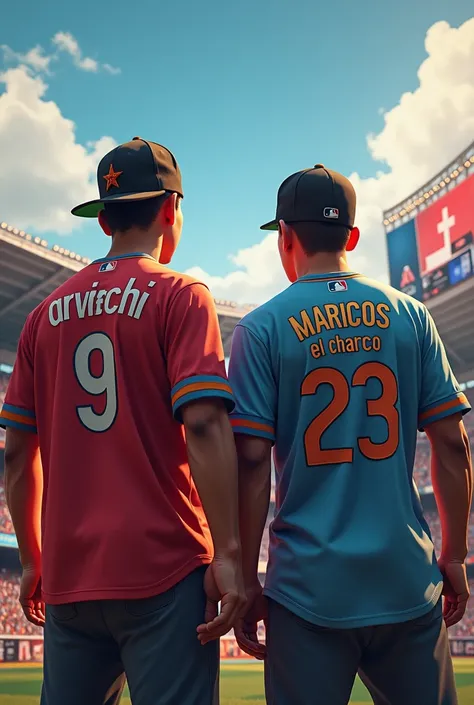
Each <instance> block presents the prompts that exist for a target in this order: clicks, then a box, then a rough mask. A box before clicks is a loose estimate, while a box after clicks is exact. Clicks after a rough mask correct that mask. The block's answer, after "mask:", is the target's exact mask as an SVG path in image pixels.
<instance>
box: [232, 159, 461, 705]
mask: <svg viewBox="0 0 474 705" xmlns="http://www.w3.org/2000/svg"><path fill="white" fill-rule="evenodd" d="M355 205H356V198H355V193H354V190H353V188H352V185H351V184H350V182H349V181H348V180H347V179H345V178H344V177H343V176H341V175H340V174H337V173H335V172H333V171H330V170H329V169H326V168H325V167H324V166H323V165H321V164H318V165H316V166H315V167H314V168H312V169H307V170H304V171H302V172H299V173H297V174H294V175H292V176H290V177H289V178H288V179H286V181H284V182H283V184H282V185H281V187H280V190H279V192H278V205H277V215H276V219H275V220H274V221H272V222H271V223H268V224H267V225H265V226H263V229H267V230H278V247H279V252H280V257H281V260H282V264H283V267H284V269H285V272H286V274H287V276H288V279H289V280H290V281H291V282H292V284H291V286H290V287H289V288H288V289H286V290H285V291H283V292H282V293H281V294H279V295H278V296H276V297H275V298H274V299H272V300H271V301H269V302H268V303H266V304H264V305H263V306H261V307H260V308H258V309H256V310H255V311H252V312H251V313H250V314H248V315H247V316H246V317H245V318H244V319H243V320H242V321H241V322H240V323H239V325H238V326H237V328H236V329H235V333H234V338H233V343H232V353H231V360H230V381H231V385H232V388H233V392H234V395H235V399H236V409H235V412H234V413H233V416H232V422H233V427H234V432H235V433H236V439H237V443H238V452H239V457H240V468H239V473H240V490H239V494H240V511H241V516H242V521H241V537H242V551H243V560H244V577H245V581H246V587H247V595H248V597H249V602H248V605H249V607H248V611H247V614H246V616H245V617H244V619H243V620H242V621H241V623H240V624H239V625H238V627H237V629H236V633H237V637H238V641H239V644H240V646H241V647H242V648H243V649H244V650H246V651H247V652H248V653H249V654H251V655H253V656H256V657H257V658H264V657H266V669H265V670H266V689H267V700H268V703H269V705H314V704H319V703H321V705H346V703H347V702H348V701H349V699H350V694H351V689H352V686H353V683H354V679H355V676H356V674H357V672H359V674H360V675H361V677H362V679H363V680H364V682H365V683H366V685H367V687H368V688H369V690H370V692H371V694H372V696H373V699H374V701H375V702H376V703H377V704H378V705H453V704H454V703H456V702H457V701H456V692H455V685H454V676H453V669H452V664H451V658H450V654H449V644H448V638H447V630H446V626H448V627H449V626H451V625H453V624H455V623H456V622H458V621H459V620H460V619H461V618H462V616H463V614H464V611H465V609H466V604H467V600H468V597H469V590H468V584H467V579H466V569H465V565H464V561H465V559H466V555H467V530H468V521H469V511H470V504H471V490H472V467H471V458H470V451H469V441H468V438H467V435H466V431H465V429H464V425H463V422H462V415H463V414H464V413H466V412H467V411H469V409H470V406H469V404H468V401H467V399H466V397H465V396H464V394H462V392H461V391H460V389H459V386H458V384H457V382H456V380H455V378H454V376H453V373H452V372H451V369H450V367H449V363H448V360H447V358H446V353H445V350H444V348H443V344H442V342H441V340H440V338H439V335H438V333H437V330H436V327H435V325H434V323H433V320H432V318H431V316H430V314H429V313H428V311H427V309H426V308H425V306H424V305H423V304H421V303H419V302H418V301H415V300H414V299H412V298H410V297H408V296H406V295H404V294H402V293H400V292H398V291H396V290H394V289H392V288H391V287H389V286H385V285H383V284H380V283H378V282H375V281H371V280H369V279H367V278H366V277H364V276H362V275H360V274H357V273H355V272H352V271H350V270H349V267H348V265H347V262H346V251H349V250H352V249H353V248H354V247H355V246H356V245H357V241H358V238H359V231H358V230H357V228H354V217H355ZM418 429H420V430H424V431H425V432H426V433H427V435H428V437H429V439H430V442H431V446H432V458H433V459H432V475H433V486H434V490H435V495H436V500H437V503H438V507H439V512H440V517H441V523H442V532H443V544H442V552H441V555H440V557H439V561H438V562H437V561H436V558H435V556H434V551H433V544H432V541H431V537H430V532H429V528H428V526H427V523H426V521H425V519H424V518H423V512H422V507H421V503H420V498H419V495H418V493H417V490H416V488H415V486H414V482H413V464H414V458H415V446H416V439H417V430H418ZM272 446H274V459H275V467H276V476H277V477H276V481H277V488H276V515H275V519H274V521H273V523H272V525H271V530H270V534H271V535H270V560H269V565H268V572H267V578H266V585H265V588H264V591H263V593H264V595H265V597H266V598H267V599H264V598H263V597H262V590H261V587H260V584H259V582H258V576H257V566H258V555H259V546H260V541H261V537H262V532H263V528H264V524H265V518H266V515H267V512H268V504H269V488H270V459H271V450H272ZM442 593H444V596H445V601H444V611H443V609H442V601H441V595H442ZM443 616H444V620H443ZM263 617H265V618H266V623H267V639H266V642H267V643H266V648H265V646H263V645H262V644H259V643H258V640H257V622H258V621H259V620H260V619H262V618H263Z"/></svg>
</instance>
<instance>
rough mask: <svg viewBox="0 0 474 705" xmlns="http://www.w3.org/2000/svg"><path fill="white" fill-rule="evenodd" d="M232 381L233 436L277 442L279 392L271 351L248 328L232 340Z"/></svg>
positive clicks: (239, 329) (236, 332)
mask: <svg viewBox="0 0 474 705" xmlns="http://www.w3.org/2000/svg"><path fill="white" fill-rule="evenodd" d="M229 381H230V384H231V386H232V390H233V393H234V398H235V410H234V412H233V413H232V414H231V417H230V420H231V424H232V428H233V429H234V433H245V434H248V435H250V436H260V437H261V438H268V439H269V440H270V441H272V442H274V441H275V424H276V408H277V393H276V383H275V378H274V376H273V371H272V366H271V361H270V357H269V354H268V349H267V347H266V346H265V344H264V343H263V342H262V341H261V340H260V338H259V337H257V336H256V335H255V333H253V332H252V331H251V330H250V329H249V328H247V327H246V326H245V325H237V326H236V328H235V330H234V335H233V338H232V350H231V355H230V363H229Z"/></svg>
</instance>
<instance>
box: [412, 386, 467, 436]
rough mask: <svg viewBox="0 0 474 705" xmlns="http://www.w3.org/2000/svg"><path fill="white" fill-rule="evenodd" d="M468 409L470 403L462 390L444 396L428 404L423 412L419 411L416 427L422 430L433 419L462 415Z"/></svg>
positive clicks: (438, 419) (432, 421) (433, 420)
mask: <svg viewBox="0 0 474 705" xmlns="http://www.w3.org/2000/svg"><path fill="white" fill-rule="evenodd" d="M469 411H471V405H470V404H469V402H468V400H467V397H466V396H465V394H463V393H462V392H459V393H457V394H451V395H450V396H449V397H445V398H444V399H442V400H441V401H438V402H436V403H434V404H430V406H429V407H428V408H427V409H424V410H423V412H422V413H420V415H419V418H418V428H419V430H420V431H422V430H423V429H424V427H425V426H428V425H429V424H432V423H434V422H435V421H440V420H441V419H444V418H447V417H448V416H452V415H453V414H459V413H462V414H463V416H464V415H465V414H467V413H468V412H469Z"/></svg>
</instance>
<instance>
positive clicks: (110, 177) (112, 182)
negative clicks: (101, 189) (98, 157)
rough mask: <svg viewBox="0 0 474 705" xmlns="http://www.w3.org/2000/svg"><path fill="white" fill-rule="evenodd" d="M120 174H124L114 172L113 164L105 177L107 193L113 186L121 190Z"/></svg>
mask: <svg viewBox="0 0 474 705" xmlns="http://www.w3.org/2000/svg"><path fill="white" fill-rule="evenodd" d="M120 174H123V171H114V165H113V164H111V165H110V167H109V173H108V174H106V175H105V176H104V177H103V178H104V179H105V180H106V181H107V188H106V189H105V190H106V191H108V190H109V188H110V187H111V186H116V187H117V188H119V183H118V181H117V179H118V177H119V176H120Z"/></svg>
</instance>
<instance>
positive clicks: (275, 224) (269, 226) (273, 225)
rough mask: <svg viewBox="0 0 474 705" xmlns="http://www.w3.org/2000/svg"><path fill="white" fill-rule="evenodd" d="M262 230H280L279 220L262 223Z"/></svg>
mask: <svg viewBox="0 0 474 705" xmlns="http://www.w3.org/2000/svg"><path fill="white" fill-rule="evenodd" d="M260 230H278V222H277V221H276V220H271V221H270V222H269V223H265V225H261V226H260Z"/></svg>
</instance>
